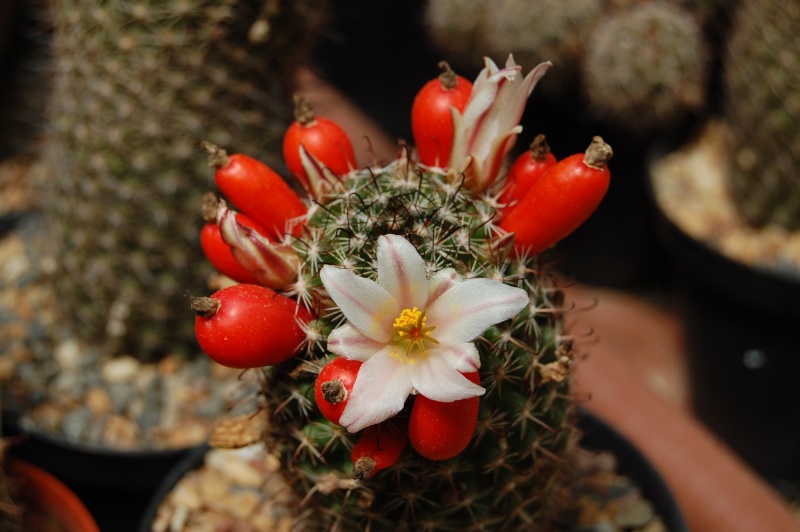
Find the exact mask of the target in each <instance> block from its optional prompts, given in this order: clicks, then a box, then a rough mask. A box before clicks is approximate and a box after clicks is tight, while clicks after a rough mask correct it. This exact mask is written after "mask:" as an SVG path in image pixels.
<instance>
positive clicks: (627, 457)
mask: <svg viewBox="0 0 800 532" xmlns="http://www.w3.org/2000/svg"><path fill="white" fill-rule="evenodd" d="M579 425H580V427H581V429H582V430H583V432H584V435H583V438H582V440H581V445H583V446H584V447H585V448H587V449H592V450H596V451H612V452H613V453H614V455H615V456H616V458H617V462H618V466H619V468H618V469H619V473H621V474H623V475H626V476H628V477H629V478H631V479H632V480H633V481H634V482H635V483H636V484H637V486H639V488H640V489H641V492H642V495H643V496H644V497H645V499H647V500H649V501H650V502H652V503H653V505H654V508H655V512H656V514H657V515H659V516H660V517H661V519H662V521H663V523H664V525H665V526H666V528H667V530H670V531H671V532H684V531H686V530H688V528H687V527H686V523H685V522H684V520H683V515H682V514H681V511H680V508H679V507H678V504H677V503H676V502H675V499H674V498H673V496H672V493H671V492H670V490H669V488H668V487H667V485H666V484H665V483H664V481H663V479H662V478H661V476H660V475H659V473H658V472H657V471H656V470H655V468H654V467H653V466H652V465H651V464H650V462H649V461H648V460H647V459H646V458H645V457H644V456H643V455H642V454H641V453H640V452H639V450H638V449H636V448H635V447H634V446H633V445H632V444H631V443H630V442H629V441H628V440H626V439H625V438H624V437H622V436H621V435H620V434H619V433H618V432H616V431H615V430H614V429H613V428H611V427H610V426H608V425H607V424H606V423H605V422H603V421H601V420H600V419H598V418H597V417H595V416H593V415H591V414H588V413H581V415H580V420H579ZM206 452H208V447H198V448H196V449H193V450H192V451H191V452H190V453H188V454H187V455H186V456H185V457H184V458H183V459H182V460H181V461H180V462H179V463H178V464H176V465H175V467H174V468H173V469H172V470H171V471H170V472H169V473H168V474H167V476H166V477H165V478H164V482H163V483H162V485H161V486H160V487H159V488H158V490H156V492H155V494H154V495H153V498H152V499H151V501H150V504H149V505H148V507H147V510H146V511H145V513H144V515H143V517H142V521H141V523H140V525H139V532H150V528H151V524H152V523H153V520H154V519H155V517H156V514H157V512H158V508H159V506H161V502H162V501H163V500H164V499H165V498H166V497H167V495H168V494H169V492H170V491H172V489H173V488H174V487H175V485H176V484H177V483H178V481H179V480H180V479H181V478H183V476H184V475H186V473H188V472H189V471H193V470H195V469H198V468H199V467H200V466H202V465H203V460H204V458H205V454H206Z"/></svg>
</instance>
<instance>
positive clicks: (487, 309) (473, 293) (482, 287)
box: [426, 279, 530, 344]
mask: <svg viewBox="0 0 800 532" xmlns="http://www.w3.org/2000/svg"><path fill="white" fill-rule="evenodd" d="M529 301H530V298H529V297H528V293H527V292H526V291H525V290H522V289H521V288H514V287H513V286H508V285H507V284H504V283H501V282H500V281H495V280H493V279H468V280H466V281H464V282H462V283H459V284H457V285H455V286H454V287H452V288H451V289H450V290H448V291H447V292H445V293H444V294H442V296H441V297H439V299H437V300H436V301H435V302H434V303H433V305H431V306H430V307H428V308H427V309H426V310H427V318H428V324H429V325H431V326H434V327H436V329H435V330H434V331H433V336H434V337H435V338H436V339H437V340H439V342H440V343H442V344H446V343H461V342H469V341H471V340H473V339H474V338H475V337H476V336H478V335H479V334H481V333H482V332H483V331H485V330H486V329H488V328H489V327H491V326H492V325H494V324H496V323H500V322H501V321H504V320H507V319H509V318H512V317H514V316H516V314H517V313H518V312H519V311H520V310H521V309H522V308H523V307H524V306H525V305H527V304H528V302H529Z"/></svg>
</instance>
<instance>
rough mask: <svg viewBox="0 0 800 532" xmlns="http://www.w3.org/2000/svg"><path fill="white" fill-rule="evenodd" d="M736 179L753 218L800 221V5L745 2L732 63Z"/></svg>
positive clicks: (793, 224)
mask: <svg viewBox="0 0 800 532" xmlns="http://www.w3.org/2000/svg"><path fill="white" fill-rule="evenodd" d="M724 65H725V66H724V69H725V73H724V95H725V121H726V122H727V124H728V127H729V129H730V148H731V150H730V151H731V155H730V157H731V169H730V172H729V183H730V187H731V190H732V193H733V196H734V200H735V201H736V203H737V205H738V206H739V208H740V211H741V213H742V215H743V216H744V217H745V219H746V220H747V221H748V222H749V223H750V224H752V225H755V226H762V225H767V224H775V225H778V226H782V227H784V228H787V229H790V230H792V229H798V228H800V67H799V66H798V65H800V5H798V4H797V3H796V2H779V1H772V0H770V1H743V2H741V3H740V5H739V10H738V12H737V13H736V15H735V19H734V22H733V26H732V28H731V34H730V41H729V44H728V50H727V56H726V58H725V62H724Z"/></svg>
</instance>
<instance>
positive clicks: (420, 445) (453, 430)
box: [408, 371, 480, 460]
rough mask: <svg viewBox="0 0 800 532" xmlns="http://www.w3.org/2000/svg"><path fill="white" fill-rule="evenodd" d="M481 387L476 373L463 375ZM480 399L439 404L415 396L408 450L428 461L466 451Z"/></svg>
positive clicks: (476, 417)
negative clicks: (410, 448) (412, 449)
mask: <svg viewBox="0 0 800 532" xmlns="http://www.w3.org/2000/svg"><path fill="white" fill-rule="evenodd" d="M464 376H465V377H467V378H468V379H469V380H471V381H472V382H474V383H475V384H480V377H479V375H478V372H477V371H473V372H470V373H464ZM479 407H480V397H470V398H468V399H461V400H459V401H453V402H451V403H442V402H440V401H434V400H432V399H428V398H427V397H425V396H423V395H418V396H417V397H416V398H415V399H414V405H413V406H412V407H411V418H410V419H409V422H408V438H409V441H410V442H411V446H412V447H413V448H414V450H415V451H417V452H418V453H419V454H421V455H422V456H424V457H425V458H428V459H429V460H448V459H450V458H453V457H454V456H456V455H458V454H459V453H460V452H461V451H463V450H464V449H466V448H467V445H469V442H470V440H472V435H473V434H474V433H475V425H476V423H477V422H478V409H479Z"/></svg>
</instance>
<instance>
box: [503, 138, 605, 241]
mask: <svg viewBox="0 0 800 532" xmlns="http://www.w3.org/2000/svg"><path fill="white" fill-rule="evenodd" d="M612 155H613V152H612V150H611V146H609V145H608V144H606V143H605V142H603V139H602V138H600V137H594V139H592V143H591V145H590V146H589V148H588V149H587V150H586V152H585V153H578V154H575V155H571V156H569V157H567V158H565V159H562V160H561V161H559V162H558V163H556V164H555V165H553V166H551V167H550V169H549V170H547V171H546V172H545V173H544V174H543V175H542V176H541V177H540V178H539V179H538V180H537V181H536V182H535V183H533V185H531V188H530V189H529V190H528V192H527V193H526V194H525V196H524V197H523V198H522V199H521V200H520V202H519V203H518V204H517V206H516V207H514V208H513V209H512V210H511V212H509V213H508V214H507V215H505V216H504V217H503V218H502V219H501V220H500V223H499V226H500V228H502V229H504V230H505V231H507V232H509V233H514V235H515V236H514V248H515V249H516V250H518V251H521V252H525V253H528V254H536V253H540V252H542V251H544V250H545V249H547V248H549V247H550V246H552V245H553V244H555V243H556V242H558V241H559V240H561V239H563V238H564V237H566V236H567V235H569V234H570V233H572V232H573V231H574V230H575V229H577V228H578V227H579V226H580V225H581V224H583V222H585V221H586V220H587V219H588V218H589V216H591V214H592V213H593V212H594V211H595V209H597V206H598V205H600V202H601V201H602V200H603V197H604V196H605V194H606V191H607V190H608V185H609V183H610V180H611V173H610V172H609V170H608V166H607V164H606V163H607V162H608V160H609V159H610V158H611V156H612Z"/></svg>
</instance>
